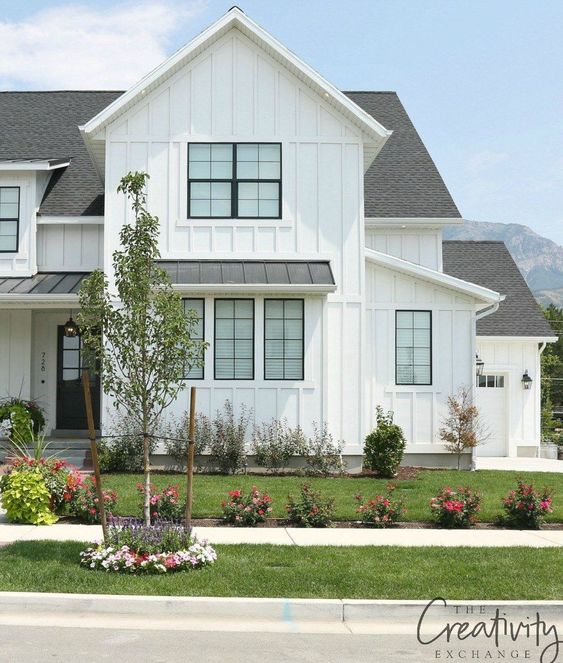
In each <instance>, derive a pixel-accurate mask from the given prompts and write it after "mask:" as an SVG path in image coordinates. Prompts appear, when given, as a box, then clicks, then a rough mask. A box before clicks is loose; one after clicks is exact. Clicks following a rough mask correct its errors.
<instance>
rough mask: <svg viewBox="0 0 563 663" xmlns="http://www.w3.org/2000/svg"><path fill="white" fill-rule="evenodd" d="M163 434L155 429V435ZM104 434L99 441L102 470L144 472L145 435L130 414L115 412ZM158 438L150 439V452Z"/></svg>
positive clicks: (99, 457)
mask: <svg viewBox="0 0 563 663" xmlns="http://www.w3.org/2000/svg"><path fill="white" fill-rule="evenodd" d="M158 434H162V431H160V430H155V431H154V435H158ZM104 436H107V437H103V438H102V439H101V440H100V441H99V442H98V461H99V463H100V469H101V471H102V472H142V471H143V437H142V436H141V435H140V434H139V425H138V423H137V421H136V419H135V418H134V417H132V416H131V415H130V414H125V413H121V412H118V413H116V414H114V415H113V416H112V418H111V421H110V423H109V425H108V427H107V428H104ZM156 446H157V440H155V439H152V438H151V441H150V452H151V453H154V452H155V450H156Z"/></svg>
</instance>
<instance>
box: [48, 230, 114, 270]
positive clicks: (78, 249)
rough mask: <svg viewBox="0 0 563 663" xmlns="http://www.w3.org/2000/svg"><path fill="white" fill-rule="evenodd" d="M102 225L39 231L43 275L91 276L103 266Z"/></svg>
mask: <svg viewBox="0 0 563 663" xmlns="http://www.w3.org/2000/svg"><path fill="white" fill-rule="evenodd" d="M103 250H104V227H103V225H102V224H81V223H65V224H53V225H49V224H45V225H39V226H38V227H37V269H38V270H39V271H40V272H58V271H61V272H65V271H66V272H68V271H71V272H72V271H75V272H82V271H85V272H88V271H91V270H93V269H96V268H98V267H102V266H103V256H104V254H103Z"/></svg>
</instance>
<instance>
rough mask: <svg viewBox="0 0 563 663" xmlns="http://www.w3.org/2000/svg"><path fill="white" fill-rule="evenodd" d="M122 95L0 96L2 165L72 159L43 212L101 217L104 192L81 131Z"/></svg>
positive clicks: (53, 185) (45, 200)
mask: <svg viewBox="0 0 563 663" xmlns="http://www.w3.org/2000/svg"><path fill="white" fill-rule="evenodd" d="M121 94H122V92H75V91H72V92H0V127H2V129H1V137H0V160H7V159H12V160H13V159H68V158H69V157H70V158H71V159H72V160H71V163H70V166H69V167H68V168H61V169H60V170H57V171H55V172H54V173H53V175H52V177H51V180H50V182H49V185H48V187H47V191H46V193H45V196H44V198H43V201H42V203H41V207H40V210H39V211H40V213H41V214H46V215H55V216H100V215H102V214H103V213H104V201H103V193H104V187H103V185H102V182H101V181H100V178H99V176H98V174H97V173H96V171H95V169H94V165H93V163H92V160H91V158H90V155H89V154H88V151H87V150H86V146H85V144H84V141H83V140H82V136H81V135H80V132H79V130H78V126H79V125H81V124H84V122H87V121H88V120H90V119H91V118H92V117H94V115H97V113H99V112H100V111H101V110H102V109H103V108H105V107H106V106H108V104H110V103H111V102H112V101H113V100H114V99H116V98H117V97H119V96H120V95H121Z"/></svg>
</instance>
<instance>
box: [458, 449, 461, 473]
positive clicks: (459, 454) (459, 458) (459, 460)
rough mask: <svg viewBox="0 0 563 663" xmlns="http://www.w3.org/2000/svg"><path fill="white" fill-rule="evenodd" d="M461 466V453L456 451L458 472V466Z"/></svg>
mask: <svg viewBox="0 0 563 663" xmlns="http://www.w3.org/2000/svg"><path fill="white" fill-rule="evenodd" d="M460 466H461V453H458V455H457V471H458V472H459V468H460Z"/></svg>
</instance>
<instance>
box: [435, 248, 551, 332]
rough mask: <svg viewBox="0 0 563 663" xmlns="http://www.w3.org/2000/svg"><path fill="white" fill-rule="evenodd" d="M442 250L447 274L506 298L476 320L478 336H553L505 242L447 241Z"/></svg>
mask: <svg viewBox="0 0 563 663" xmlns="http://www.w3.org/2000/svg"><path fill="white" fill-rule="evenodd" d="M442 250H443V262H444V272H446V274H450V275H451V276H456V277H457V278H460V279H463V280H465V281H470V282H471V283H476V284H477V285H481V286H484V287H486V288H490V289H491V290H495V291H496V292H499V293H500V294H501V295H505V297H506V299H505V300H504V301H503V302H501V303H500V305H499V308H498V311H497V312H496V313H493V314H492V315H488V316H486V317H484V318H482V319H481V320H478V321H477V335H478V336H555V333H554V331H553V330H552V328H551V326H550V324H549V322H548V321H547V320H546V319H545V317H544V316H543V315H542V313H541V311H540V308H539V306H538V304H537V302H536V300H535V299H534V296H533V295H532V293H531V292H530V289H529V288H528V286H527V285H526V281H525V280H524V277H523V276H522V274H521V273H520V270H519V269H518V267H517V266H516V263H515V262H514V260H513V259H512V256H511V255H510V253H509V251H508V249H507V248H506V246H505V244H504V242H494V241H480V242H475V241H447V242H444V243H443V245H442Z"/></svg>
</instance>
